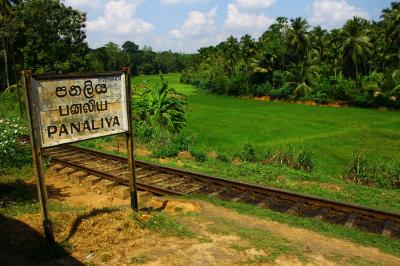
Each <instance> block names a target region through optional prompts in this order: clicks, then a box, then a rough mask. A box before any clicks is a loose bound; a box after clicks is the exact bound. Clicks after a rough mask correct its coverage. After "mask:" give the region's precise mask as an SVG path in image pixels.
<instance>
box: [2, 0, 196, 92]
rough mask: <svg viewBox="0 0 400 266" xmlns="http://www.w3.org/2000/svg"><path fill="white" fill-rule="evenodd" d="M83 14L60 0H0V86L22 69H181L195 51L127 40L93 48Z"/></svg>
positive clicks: (139, 71)
mask: <svg viewBox="0 0 400 266" xmlns="http://www.w3.org/2000/svg"><path fill="white" fill-rule="evenodd" d="M85 23H86V14H85V13H83V12H80V11H78V10H75V9H73V8H71V7H67V6H65V5H64V4H63V2H62V1H60V0H27V1H21V0H0V38H1V43H0V56H1V61H3V62H4V63H3V64H0V73H1V76H0V90H1V89H4V88H7V87H10V86H11V85H12V84H15V83H16V81H17V80H18V75H19V74H18V73H20V71H21V70H22V69H31V70H32V71H33V72H34V73H66V72H81V71H111V70H119V69H121V68H122V67H123V66H130V67H131V71H132V74H134V75H138V74H155V73H159V71H161V72H163V73H168V72H179V71H182V70H183V69H185V68H187V66H188V65H189V64H191V60H192V58H193V55H190V54H181V53H174V52H171V51H164V52H155V51H153V50H152V49H151V48H150V47H147V46H144V47H142V48H141V49H139V46H138V45H137V44H135V43H134V42H132V41H126V42H125V43H124V44H123V45H122V46H119V45H117V44H115V43H112V42H109V43H107V44H106V45H104V46H103V47H100V48H96V49H91V48H89V46H88V44H87V41H86V34H85Z"/></svg>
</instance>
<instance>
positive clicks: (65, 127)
mask: <svg viewBox="0 0 400 266" xmlns="http://www.w3.org/2000/svg"><path fill="white" fill-rule="evenodd" d="M62 134H65V135H69V134H68V130H67V126H66V125H65V124H61V126H60V132H59V133H58V135H59V136H60V137H61V135H62Z"/></svg>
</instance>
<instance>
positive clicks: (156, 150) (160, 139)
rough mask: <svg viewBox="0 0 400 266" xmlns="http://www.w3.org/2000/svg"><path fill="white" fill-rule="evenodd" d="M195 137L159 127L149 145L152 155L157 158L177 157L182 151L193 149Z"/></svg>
mask: <svg viewBox="0 0 400 266" xmlns="http://www.w3.org/2000/svg"><path fill="white" fill-rule="evenodd" d="M193 142H194V139H193V138H192V137H189V136H186V135H184V134H182V133H179V134H171V133H170V132H168V131H165V130H162V129H158V130H156V131H155V134H154V135H153V136H152V138H151V140H150V142H149V146H150V149H151V152H152V156H153V157H156V158H166V157H176V156H177V155H178V153H179V152H180V151H189V150H190V149H192V146H193Z"/></svg>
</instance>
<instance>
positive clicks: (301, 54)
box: [289, 17, 310, 73]
mask: <svg viewBox="0 0 400 266" xmlns="http://www.w3.org/2000/svg"><path fill="white" fill-rule="evenodd" d="M290 22H291V24H290V25H291V28H290V33H289V38H290V40H289V43H290V47H291V48H292V50H293V51H294V52H295V53H296V54H297V58H298V63H299V64H300V65H301V73H303V69H304V58H305V56H306V55H307V54H308V49H309V46H310V38H309V34H308V32H307V28H308V23H307V21H306V20H305V19H303V18H301V17H297V18H295V19H291V20H290Z"/></svg>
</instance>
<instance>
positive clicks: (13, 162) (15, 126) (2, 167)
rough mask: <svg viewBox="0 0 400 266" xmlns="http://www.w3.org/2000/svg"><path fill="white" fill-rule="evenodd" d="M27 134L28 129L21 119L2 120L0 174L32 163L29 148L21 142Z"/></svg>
mask: <svg viewBox="0 0 400 266" xmlns="http://www.w3.org/2000/svg"><path fill="white" fill-rule="evenodd" d="M26 133H27V128H26V127H25V126H24V125H23V123H22V121H21V119H18V118H12V119H4V118H0V174H1V173H4V172H5V171H6V170H7V169H8V168H11V167H19V166H21V165H23V164H25V163H27V162H29V161H30V152H29V148H27V147H26V146H24V145H22V143H21V141H20V137H22V136H23V135H24V134H26Z"/></svg>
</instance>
